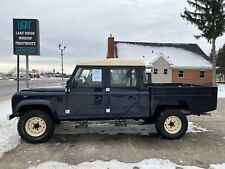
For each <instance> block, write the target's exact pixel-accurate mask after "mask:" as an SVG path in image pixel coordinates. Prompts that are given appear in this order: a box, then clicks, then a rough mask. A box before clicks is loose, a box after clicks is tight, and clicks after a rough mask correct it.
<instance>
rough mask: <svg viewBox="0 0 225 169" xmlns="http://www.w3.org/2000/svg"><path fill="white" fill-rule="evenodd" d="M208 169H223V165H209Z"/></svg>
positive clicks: (224, 164)
mask: <svg viewBox="0 0 225 169" xmlns="http://www.w3.org/2000/svg"><path fill="white" fill-rule="evenodd" d="M209 169H225V163H222V164H211V165H210V167H209Z"/></svg>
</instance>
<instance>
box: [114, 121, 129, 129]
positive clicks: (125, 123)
mask: <svg viewBox="0 0 225 169" xmlns="http://www.w3.org/2000/svg"><path fill="white" fill-rule="evenodd" d="M115 126H116V127H121V126H127V121H126V120H125V119H124V120H121V119H119V120H115Z"/></svg>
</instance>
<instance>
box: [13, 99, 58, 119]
mask: <svg viewBox="0 0 225 169" xmlns="http://www.w3.org/2000/svg"><path fill="white" fill-rule="evenodd" d="M38 105H40V106H46V107H48V108H49V109H50V110H51V112H52V115H53V117H54V118H56V111H55V108H54V107H53V106H52V104H51V102H50V101H47V100H39V99H38V100H36V99H35V100H23V101H21V102H19V103H18V105H17V106H16V108H15V110H14V111H13V114H15V115H16V116H18V115H19V110H20V108H22V107H23V106H38Z"/></svg>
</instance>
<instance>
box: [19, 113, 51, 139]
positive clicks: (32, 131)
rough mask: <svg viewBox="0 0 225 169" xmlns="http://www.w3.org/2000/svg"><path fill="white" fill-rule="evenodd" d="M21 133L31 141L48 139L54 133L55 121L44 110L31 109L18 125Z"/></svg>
mask: <svg viewBox="0 0 225 169" xmlns="http://www.w3.org/2000/svg"><path fill="white" fill-rule="evenodd" d="M17 129H18V133H19V135H20V136H21V137H22V138H23V139H24V140H25V141H27V142H29V143H41V142H45V141H47V140H48V139H49V138H50V137H51V136H52V134H53V132H54V129H55V122H54V121H53V119H52V118H51V116H49V115H48V114H47V113H46V112H44V111H42V110H30V111H28V112H26V113H24V114H23V115H22V116H21V117H20V119H19V121H18V125H17Z"/></svg>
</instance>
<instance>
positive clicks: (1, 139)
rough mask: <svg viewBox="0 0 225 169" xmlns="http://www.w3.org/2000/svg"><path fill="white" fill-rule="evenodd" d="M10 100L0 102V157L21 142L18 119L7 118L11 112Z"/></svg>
mask: <svg viewBox="0 0 225 169" xmlns="http://www.w3.org/2000/svg"><path fill="white" fill-rule="evenodd" d="M10 105H11V104H10V100H5V101H1V102H0V133H1V134H0V158H1V157H2V156H3V154H4V152H8V151H10V150H12V149H14V148H15V147H17V146H18V145H19V144H20V137H19V135H18V134H17V130H16V124H17V119H12V120H10V121H8V120H7V115H8V114H11V106H10Z"/></svg>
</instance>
